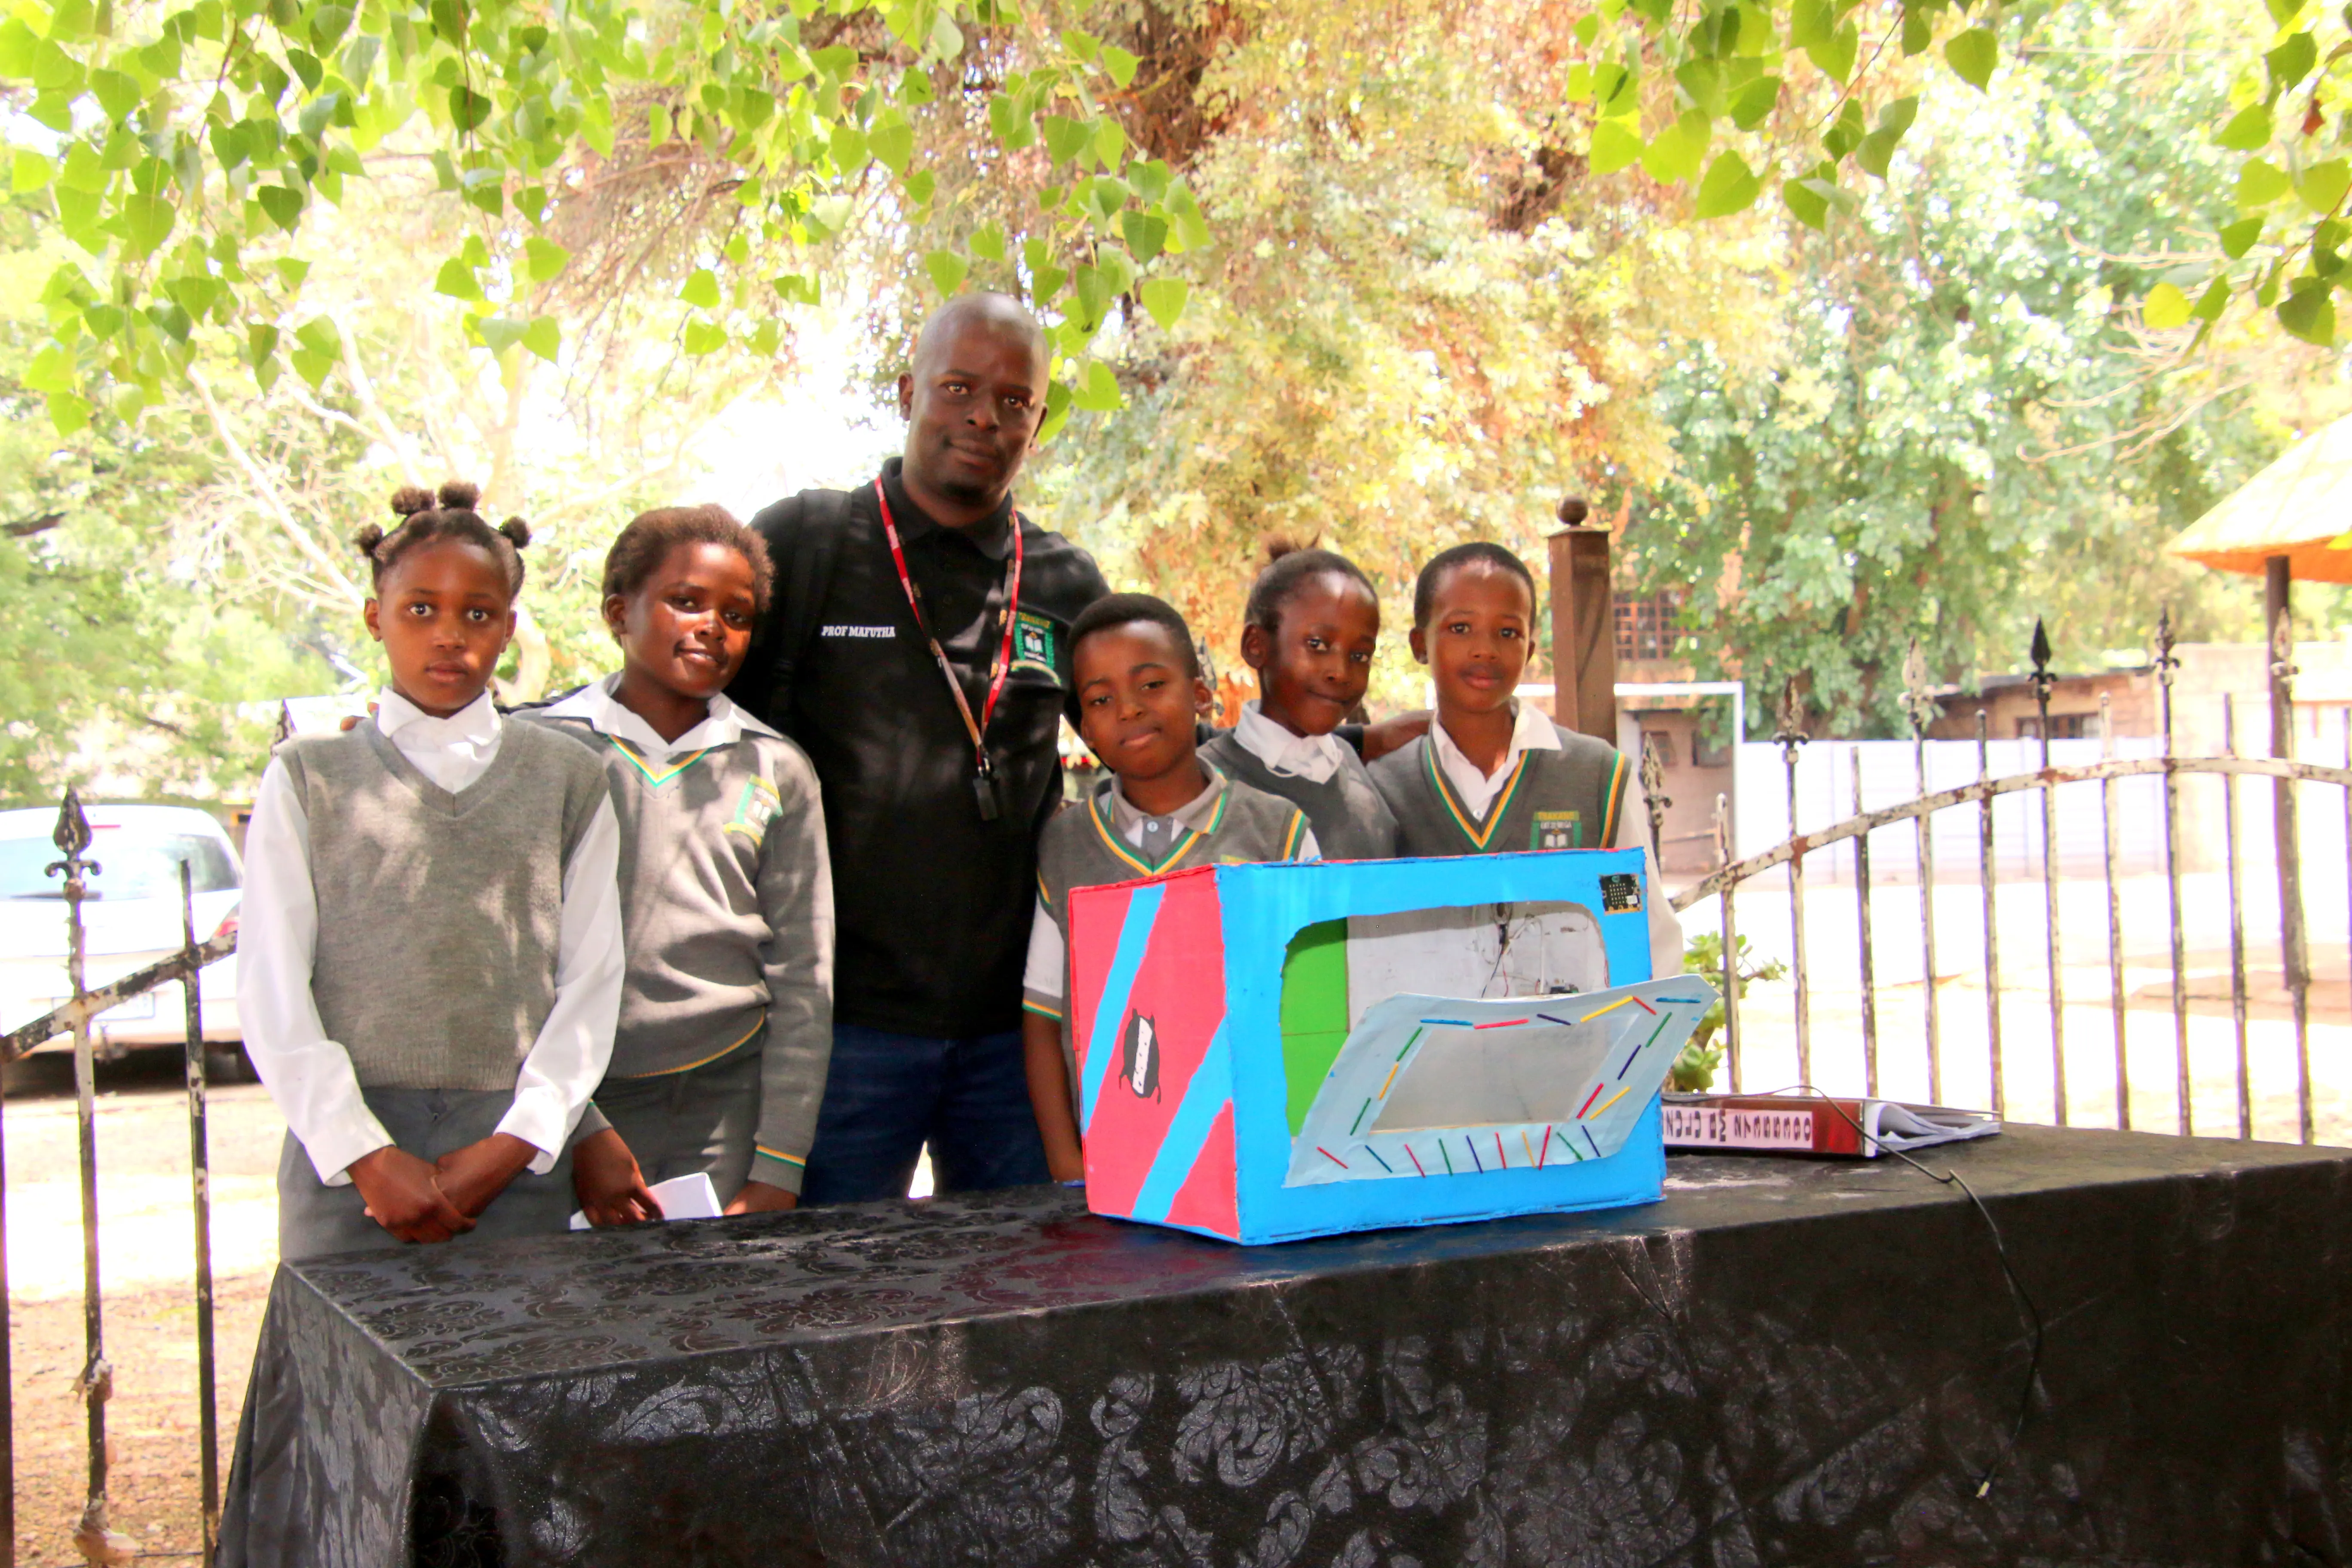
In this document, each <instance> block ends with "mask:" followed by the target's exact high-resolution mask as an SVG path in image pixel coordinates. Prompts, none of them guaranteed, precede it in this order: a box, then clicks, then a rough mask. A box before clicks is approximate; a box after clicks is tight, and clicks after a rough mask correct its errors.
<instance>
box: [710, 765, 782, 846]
mask: <svg viewBox="0 0 2352 1568" xmlns="http://www.w3.org/2000/svg"><path fill="white" fill-rule="evenodd" d="M783 804H784V801H783V797H782V795H778V794H777V793H776V786H775V785H774V784H770V783H769V782H768V781H767V780H765V779H763V778H759V777H756V776H755V777H753V778H752V779H751V782H749V783H748V784H744V786H743V795H742V797H741V798H740V799H739V800H738V801H736V803H735V816H734V818H733V820H731V821H730V822H729V823H728V824H727V826H725V827H723V828H721V829H720V830H719V831H721V832H722V833H740V834H741V835H742V836H743V837H746V838H748V839H750V840H751V842H752V844H753V845H755V846H756V845H758V844H759V843H760V841H761V839H763V838H765V837H767V836H768V824H769V823H771V822H773V821H774V820H775V819H776V813H777V812H779V811H781V810H782V809H783Z"/></svg>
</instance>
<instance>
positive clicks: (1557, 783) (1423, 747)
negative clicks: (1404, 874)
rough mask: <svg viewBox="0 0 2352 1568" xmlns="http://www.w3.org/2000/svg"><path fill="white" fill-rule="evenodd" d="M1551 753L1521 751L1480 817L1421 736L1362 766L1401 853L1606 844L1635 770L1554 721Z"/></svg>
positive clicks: (1500, 851) (1598, 744) (1478, 852)
mask: <svg viewBox="0 0 2352 1568" xmlns="http://www.w3.org/2000/svg"><path fill="white" fill-rule="evenodd" d="M1553 728H1554V730H1555V731H1558V733H1559V740H1560V749H1559V751H1557V752H1521V753H1520V755H1519V764H1518V767H1517V769H1516V770H1515V771H1514V772H1513V773H1512V775H1511V777H1510V778H1508V779H1507V780H1506V781H1505V782H1504V784H1503V787H1502V789H1501V790H1500V791H1499V792H1498V793H1497V794H1496V796H1495V799H1494V802H1493V803H1492V804H1491V805H1488V806H1487V808H1486V816H1483V817H1474V816H1471V815H1470V813H1469V812H1468V811H1466V810H1465V809H1464V808H1463V805H1462V802H1461V801H1460V799H1458V798H1457V797H1456V796H1455V795H1454V789H1453V786H1452V785H1450V784H1447V783H1446V781H1445V775H1444V771H1443V770H1441V769H1440V768H1439V767H1438V765H1437V749H1436V747H1435V746H1433V744H1432V743H1431V742H1430V739H1429V737H1428V736H1426V735H1423V736H1422V737H1421V738H1420V739H1419V740H1416V741H1414V742H1412V743H1411V744H1410V745H1407V746H1404V747H1402V748H1400V749H1399V750H1397V751H1393V752H1390V753H1389V754H1388V755H1387V756H1385V757H1382V758H1381V760H1380V761H1378V762H1376V763H1373V764H1372V765H1371V767H1370V769H1369V770H1368V771H1369V772H1370V774H1371V776H1372V785H1373V787H1374V788H1376V789H1378V790H1379V791H1380V792H1381V799H1383V800H1385V801H1387V802H1388V803H1389V809H1390V810H1391V811H1392V812H1394V813H1395V814H1396V819H1397V837H1398V843H1399V847H1400V850H1399V852H1400V853H1402V854H1405V855H1412V856H1422V855H1500V854H1503V853H1505V852H1506V851H1508V850H1515V849H1606V848H1607V847H1609V841H1610V840H1611V839H1612V837H1615V835H1616V832H1617V816H1618V814H1619V813H1620V812H1621V811H1622V810H1623V809H1624V805H1625V789H1626V785H1627V784H1628V782H1629V780H1630V778H1631V776H1632V773H1633V769H1632V767H1631V765H1630V764H1629V763H1627V762H1626V761H1625V759H1624V758H1623V757H1622V756H1621V755H1620V754H1619V753H1618V751H1617V748H1616V747H1614V746H1612V745H1610V744H1609V743H1608V742H1605V741H1596V740H1594V739H1593V738H1592V737H1591V736H1590V735H1583V734H1579V733H1577V732H1576V731H1573V730H1561V729H1559V726H1558V725H1554V726H1553Z"/></svg>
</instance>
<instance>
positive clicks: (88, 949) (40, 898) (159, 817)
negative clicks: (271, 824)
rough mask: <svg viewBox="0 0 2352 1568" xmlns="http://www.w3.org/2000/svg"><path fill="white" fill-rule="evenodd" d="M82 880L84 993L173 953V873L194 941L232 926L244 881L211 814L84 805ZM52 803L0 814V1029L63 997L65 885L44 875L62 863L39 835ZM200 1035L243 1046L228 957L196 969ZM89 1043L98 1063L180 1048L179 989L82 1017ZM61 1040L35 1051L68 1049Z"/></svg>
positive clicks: (47, 825) (176, 909)
mask: <svg viewBox="0 0 2352 1568" xmlns="http://www.w3.org/2000/svg"><path fill="white" fill-rule="evenodd" d="M84 810H85V811H86V812H87V814H88V816H89V826H90V847H89V849H88V850H87V851H86V854H87V855H88V857H89V858H90V859H91V860H94V861H96V862H97V863H98V867H99V869H98V870H97V871H96V872H95V873H93V874H92V875H91V876H90V878H89V891H90V896H89V899H88V900H85V901H84V902H83V904H82V907H81V912H82V929H83V931H84V941H83V948H82V952H83V955H84V962H85V967H86V979H87V983H88V984H89V985H90V986H91V987H92V988H93V989H95V988H96V987H98V986H100V985H103V984H106V983H107V982H108V981H110V980H113V979H116V978H118V977H119V976H121V975H124V974H128V973H131V971H132V970H135V969H143V968H144V967H146V966H147V965H148V964H150V963H154V962H156V961H157V960H158V959H162V958H166V957H169V956H170V955H171V954H173V953H174V952H178V951H179V950H180V945H181V942H182V931H181V921H180V867H181V865H182V863H183V862H184V863H185V864H186V865H187V867H188V869H189V873H190V880H191V882H192V884H193V886H194V890H195V900H194V902H195V916H196V940H197V941H198V942H205V941H208V940H209V939H211V938H212V937H213V936H215V935H216V934H218V933H219V932H221V931H225V930H234V929H235V927H236V913H237V909H238V906H239V904H240V903H241V902H242V901H243V899H244V896H245V893H244V885H245V874H244V868H243V867H242V866H240V865H239V863H238V861H237V856H236V847H235V846H234V845H232V844H231V843H230V842H229V836H228V834H227V833H226V831H225V830H224V829H223V828H222V827H221V826H220V824H219V823H218V822H216V821H215V820H214V819H213V817H212V816H210V815H209V814H207V813H205V812H202V811H198V810H195V809H194V808H193V807H189V806H179V805H91V806H86V807H85V808H84ZM57 823H58V814H57V812H56V810H55V809H54V808H51V807H47V806H43V807H37V808H34V809H31V810H25V811H0V1032H5V1031H7V1030H11V1029H16V1028H19V1027H21V1026H24V1025H26V1024H29V1023H31V1022H32V1021H33V1020H34V1019H36V1018H37V1017H39V1016H41V1015H42V1014H44V1013H47V1012H48V1011H49V1010H50V1009H52V1008H54V1007H56V1006H58V1005H59V1004H61V1003H63V1002H65V1001H67V1000H68V999H69V998H70V997H71V996H72V994H73V986H72V984H71V982H70V981H69V980H68V978H67V975H66V900H65V879H64V877H63V876H62V875H60V876H56V877H51V876H48V875H47V874H46V872H47V868H48V867H49V866H51V865H54V864H56V863H57V862H58V861H59V860H61V859H63V858H64V857H63V856H62V855H60V854H58V847H57V845H56V844H55V843H53V842H52V841H51V839H50V837H49V836H50V835H51V834H52V833H53V832H55V831H56V828H57ZM199 995H200V996H201V997H202V999H203V1002H204V1028H205V1039H206V1040H210V1041H222V1042H232V1041H237V1040H240V1039H242V1037H243V1036H242V1034H241V1032H240V1031H239V1029H238V1027H237V1019H236V957H235V955H234V954H232V955H231V956H229V957H227V958H225V959H222V960H221V961H220V962H219V963H215V964H213V965H211V966H210V967H208V968H206V969H205V971H204V972H203V975H202V986H201V989H200V992H199ZM91 1037H92V1041H93V1043H94V1044H96V1045H97V1046H98V1047H99V1054H100V1056H101V1057H104V1058H117V1057H121V1056H122V1055H123V1054H124V1053H125V1052H126V1051H128V1050H129V1049H130V1048H131V1047H133V1046H152V1045H174V1046H176V1045H180V1044H182V1043H183V1042H184V1040H185V1039H186V1038H187V1004H186V1002H185V1000H184V998H183V996H182V994H181V990H180V985H179V983H178V982H176V981H175V982H173V983H172V984H167V985H160V986H157V987H156V988H155V989H154V990H152V991H150V992H148V993H147V994H144V995H142V996H135V997H133V998H131V1000H130V1001H128V1002H125V1003H123V1004H122V1005H121V1006H119V1007H116V1008H113V1009H112V1010H110V1011H109V1012H106V1013H102V1014H100V1015H99V1016H98V1017H97V1018H95V1019H93V1020H91ZM72 1046H73V1039H72V1037H71V1036H63V1037H58V1038H57V1039H54V1040H51V1041H50V1042H49V1043H48V1045H47V1046H46V1047H42V1048H43V1049H46V1050H52V1051H54V1050H70V1049H71V1048H72Z"/></svg>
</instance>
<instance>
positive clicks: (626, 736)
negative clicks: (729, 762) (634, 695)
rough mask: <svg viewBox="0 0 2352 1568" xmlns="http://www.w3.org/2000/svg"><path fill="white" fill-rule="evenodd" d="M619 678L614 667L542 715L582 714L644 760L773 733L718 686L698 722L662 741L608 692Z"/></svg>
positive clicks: (564, 716)
mask: <svg viewBox="0 0 2352 1568" xmlns="http://www.w3.org/2000/svg"><path fill="white" fill-rule="evenodd" d="M620 684H621V678H620V676H619V675H618V674H617V673H615V674H612V675H608V676H606V677H605V678H604V679H602V680H592V681H590V682H589V683H588V684H587V685H585V686H583V687H582V688H581V689H579V690H577V691H575V692H573V693H572V695H571V696H569V697H567V698H565V699H564V700H562V701H561V702H558V703H556V704H555V705H554V706H552V707H551V708H550V709H548V710H547V716H548V717H549V718H551V719H585V720H586V721H588V724H589V727H590V728H591V729H593V730H594V731H596V732H597V733H598V734H600V735H611V736H613V737H614V738H615V739H617V740H622V741H626V742H628V743H629V744H630V745H631V746H632V747H634V748H635V749H636V751H637V752H640V753H641V754H642V755H643V756H644V757H645V758H646V761H647V762H659V761H661V760H663V759H665V758H667V757H670V756H673V755H676V754H677V752H699V751H703V750H705V749H707V748H709V747H711V746H731V745H733V744H734V743H735V742H738V741H740V740H741V739H742V738H743V737H744V735H745V734H746V733H747V732H748V733H750V734H754V735H774V734H775V733H776V731H774V730H772V729H771V728H769V727H768V726H767V725H765V724H762V723H761V722H760V721H759V720H757V719H754V718H753V717H751V715H750V714H749V713H746V712H744V711H743V710H742V709H740V708H739V707H737V706H736V705H735V704H734V703H733V702H731V701H730V700H728V697H727V694H726V693H725V692H723V691H722V692H720V693H719V695H718V696H716V697H713V698H712V699H711V700H710V711H709V713H708V714H707V715H705V716H704V718H703V721H702V722H701V723H699V724H697V725H696V726H694V728H692V729H691V730H688V731H687V732H686V733H684V734H683V735H680V736H679V737H678V738H677V740H675V741H665V740H663V739H662V738H661V735H660V733H659V732H658V731H656V730H655V729H654V727H653V726H652V725H651V724H648V723H646V721H645V720H644V718H642V717H641V716H640V715H639V714H637V713H636V712H635V710H632V709H628V708H625V707H623V706H622V705H621V703H620V701H619V700H617V699H615V698H614V695H613V693H614V691H615V690H617V689H619V688H620Z"/></svg>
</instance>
